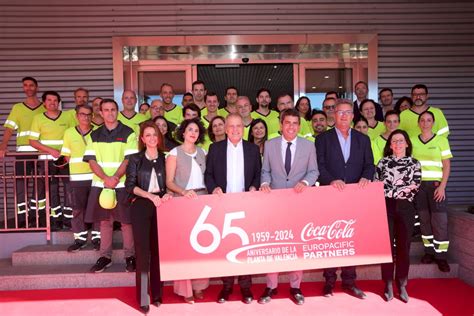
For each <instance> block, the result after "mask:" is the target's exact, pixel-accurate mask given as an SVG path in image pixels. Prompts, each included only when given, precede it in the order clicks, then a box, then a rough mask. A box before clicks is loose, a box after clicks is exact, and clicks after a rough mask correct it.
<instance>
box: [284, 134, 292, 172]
mask: <svg viewBox="0 0 474 316" xmlns="http://www.w3.org/2000/svg"><path fill="white" fill-rule="evenodd" d="M290 147H291V142H288V146H287V147H286V154H285V170H286V174H287V175H289V174H290V170H291V149H290Z"/></svg>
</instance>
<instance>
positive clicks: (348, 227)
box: [301, 219, 356, 241]
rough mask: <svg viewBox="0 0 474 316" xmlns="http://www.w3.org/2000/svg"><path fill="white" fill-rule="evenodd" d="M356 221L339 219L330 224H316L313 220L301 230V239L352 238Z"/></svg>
mask: <svg viewBox="0 0 474 316" xmlns="http://www.w3.org/2000/svg"><path fill="white" fill-rule="evenodd" d="M355 222H356V221H355V220H354V219H350V220H343V219H340V220H337V221H335V222H334V223H332V224H330V225H322V226H315V225H314V223H313V222H310V223H308V224H306V226H305V227H304V228H303V230H302V231H301V240H303V241H310V240H332V239H344V238H352V237H353V236H354V227H352V225H354V223H355Z"/></svg>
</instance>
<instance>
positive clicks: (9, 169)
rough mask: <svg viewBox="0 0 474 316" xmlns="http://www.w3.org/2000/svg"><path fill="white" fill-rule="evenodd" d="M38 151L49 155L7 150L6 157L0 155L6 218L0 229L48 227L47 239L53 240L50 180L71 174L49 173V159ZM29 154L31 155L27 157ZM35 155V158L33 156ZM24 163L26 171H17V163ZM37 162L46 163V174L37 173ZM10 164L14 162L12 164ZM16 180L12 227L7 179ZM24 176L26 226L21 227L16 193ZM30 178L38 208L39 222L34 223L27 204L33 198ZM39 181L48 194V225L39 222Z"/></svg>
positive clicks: (28, 229)
mask: <svg viewBox="0 0 474 316" xmlns="http://www.w3.org/2000/svg"><path fill="white" fill-rule="evenodd" d="M39 155H47V153H44V152H6V153H5V158H3V159H1V158H0V164H1V168H0V170H1V173H0V183H1V185H2V192H3V216H1V217H0V218H3V220H4V223H3V227H0V232H15V231H46V240H47V241H50V240H51V223H50V197H49V195H50V194H49V181H50V179H51V178H52V177H57V178H65V177H69V176H68V175H50V174H49V168H48V162H49V160H47V159H38V156H39ZM25 157H28V158H25ZM31 157H35V158H31ZM19 163H20V164H23V171H24V173H23V174H17V173H16V170H17V168H16V166H18V165H17V164H19ZM28 163H32V164H33V168H32V170H33V174H28V173H27V164H28ZM38 163H43V164H44V174H39V173H38V169H39V168H38ZM9 164H11V166H9ZM9 180H10V181H12V182H13V202H14V203H13V204H14V205H13V207H14V211H13V214H14V217H13V218H14V227H9V224H8V222H9V220H11V217H9V216H8V213H9V210H8V204H9V203H8V202H11V196H9V195H8V192H7V191H8V186H7V182H8V181H9ZM19 180H23V191H24V203H25V208H26V211H25V227H19V219H18V217H19V214H18V194H17V181H19ZM28 180H32V181H33V192H34V201H35V202H36V206H37V207H36V211H35V213H36V214H35V215H36V216H35V217H36V223H35V225H33V227H29V226H30V224H31V223H30V221H29V214H28V213H29V212H28V211H29V210H30V207H29V206H28V200H29V198H31V195H29V194H28V193H29V192H28V189H29V184H28ZM39 181H44V191H45V194H44V197H45V199H46V200H45V212H44V214H45V215H44V216H46V219H45V220H46V227H40V225H39V216H40V215H39V207H38V206H39V204H38V198H39V197H38V188H39V187H38V183H39Z"/></svg>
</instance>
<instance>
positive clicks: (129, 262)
mask: <svg viewBox="0 0 474 316" xmlns="http://www.w3.org/2000/svg"><path fill="white" fill-rule="evenodd" d="M125 263H126V266H125V271H127V272H135V257H134V256H130V257H127V258H125Z"/></svg>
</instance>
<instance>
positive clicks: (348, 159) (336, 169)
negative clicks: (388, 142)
mask: <svg viewBox="0 0 474 316" xmlns="http://www.w3.org/2000/svg"><path fill="white" fill-rule="evenodd" d="M353 116H354V112H353V109H352V102H351V101H350V100H345V99H341V100H338V101H337V103H336V123H335V126H334V128H333V129H331V130H329V131H327V132H325V133H323V134H321V135H319V136H318V141H317V142H316V150H317V153H318V167H319V172H320V176H319V182H320V184H321V185H332V186H333V187H334V188H336V189H338V190H339V191H342V190H344V187H345V185H346V184H348V183H359V186H360V187H361V188H363V187H365V186H366V185H367V184H368V183H369V182H370V181H371V180H372V179H373V176H374V171H375V170H374V165H373V161H374V160H373V159H374V158H373V155H372V149H371V147H370V139H369V138H368V137H367V136H366V135H364V134H362V133H360V132H358V131H356V130H355V129H352V128H351V122H352V119H353ZM336 270H337V268H328V269H325V270H324V277H325V278H326V284H325V286H324V288H323V294H324V296H326V297H328V296H331V295H332V290H333V288H334V284H335V282H336V278H337V276H336ZM341 270H342V272H341V278H342V287H343V289H345V290H346V291H347V292H349V293H350V294H352V295H354V296H356V297H358V298H361V299H363V298H365V294H364V292H362V291H361V290H360V289H359V288H358V287H357V286H356V284H355V279H356V270H355V267H343V268H341Z"/></svg>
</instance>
